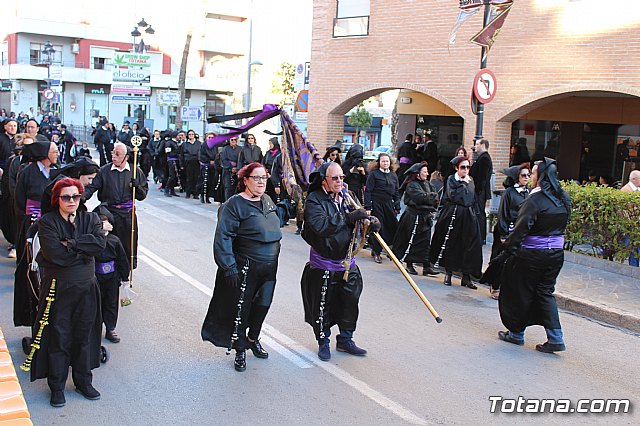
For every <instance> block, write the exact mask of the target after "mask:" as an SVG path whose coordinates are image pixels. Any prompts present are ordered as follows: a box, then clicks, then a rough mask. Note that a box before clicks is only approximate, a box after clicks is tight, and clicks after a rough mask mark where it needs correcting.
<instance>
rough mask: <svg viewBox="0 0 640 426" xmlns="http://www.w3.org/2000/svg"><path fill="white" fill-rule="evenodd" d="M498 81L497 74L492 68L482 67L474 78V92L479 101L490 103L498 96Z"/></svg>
mask: <svg viewBox="0 0 640 426" xmlns="http://www.w3.org/2000/svg"><path fill="white" fill-rule="evenodd" d="M497 88H498V83H497V81H496V76H495V74H494V73H493V71H491V70H490V69H487V68H485V69H481V70H480V71H478V73H477V74H476V76H475V78H474V79H473V93H474V94H475V95H476V99H477V100H478V102H481V103H483V104H488V103H489V102H491V101H492V100H493V98H494V97H495V96H496V89H497Z"/></svg>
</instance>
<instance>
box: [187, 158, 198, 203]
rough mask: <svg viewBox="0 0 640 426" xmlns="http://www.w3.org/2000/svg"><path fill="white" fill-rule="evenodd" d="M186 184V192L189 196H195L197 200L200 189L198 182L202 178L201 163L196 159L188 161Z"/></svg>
mask: <svg viewBox="0 0 640 426" xmlns="http://www.w3.org/2000/svg"><path fill="white" fill-rule="evenodd" d="M184 167H185V175H186V183H185V185H184V192H186V194H187V195H193V197H194V198H195V196H196V194H197V188H198V180H199V177H200V162H199V161H198V160H196V159H193V160H188V161H186V164H185V166H184Z"/></svg>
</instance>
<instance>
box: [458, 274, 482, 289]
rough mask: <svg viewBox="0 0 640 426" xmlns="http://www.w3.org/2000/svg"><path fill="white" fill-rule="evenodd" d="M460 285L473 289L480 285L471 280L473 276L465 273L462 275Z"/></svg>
mask: <svg viewBox="0 0 640 426" xmlns="http://www.w3.org/2000/svg"><path fill="white" fill-rule="evenodd" d="M460 285H461V286H462V287H469V288H470V289H471V290H475V289H477V288H478V286H476V285H475V284H474V283H473V282H472V281H471V277H470V276H469V275H466V274H465V275H463V276H462V281H461V282H460Z"/></svg>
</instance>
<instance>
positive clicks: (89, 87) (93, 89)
mask: <svg viewBox="0 0 640 426" xmlns="http://www.w3.org/2000/svg"><path fill="white" fill-rule="evenodd" d="M110 92H111V87H110V86H109V85H104V84H89V83H86V84H85V85H84V93H90V94H92V95H108V94H109V93H110Z"/></svg>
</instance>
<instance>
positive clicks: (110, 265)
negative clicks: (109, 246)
mask: <svg viewBox="0 0 640 426" xmlns="http://www.w3.org/2000/svg"><path fill="white" fill-rule="evenodd" d="M115 270H116V261H115V260H112V261H111V262H96V274H100V275H105V274H110V273H112V272H114V271H115Z"/></svg>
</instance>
